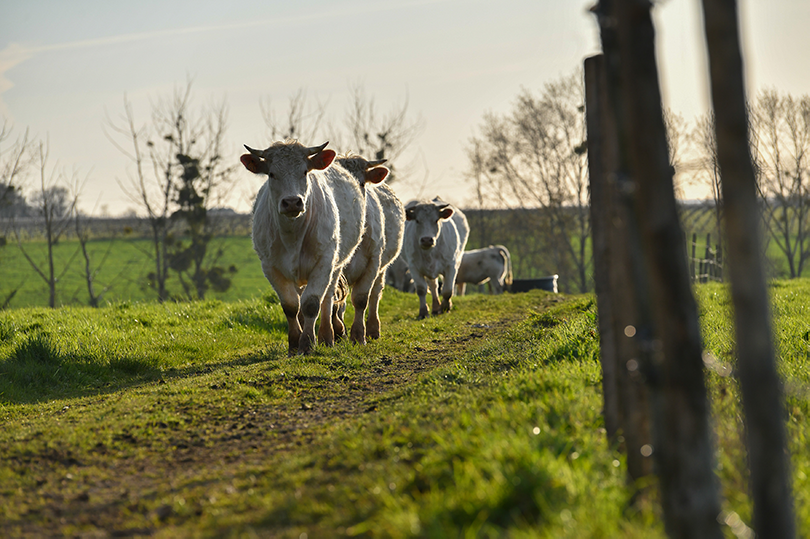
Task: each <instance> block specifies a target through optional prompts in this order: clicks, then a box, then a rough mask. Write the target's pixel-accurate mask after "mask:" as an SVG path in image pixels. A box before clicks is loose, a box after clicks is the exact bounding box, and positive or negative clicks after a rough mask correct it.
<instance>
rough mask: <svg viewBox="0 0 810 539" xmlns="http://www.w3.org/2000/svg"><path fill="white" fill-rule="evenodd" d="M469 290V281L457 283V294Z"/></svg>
mask: <svg viewBox="0 0 810 539" xmlns="http://www.w3.org/2000/svg"><path fill="white" fill-rule="evenodd" d="M466 291H467V283H456V295H457V296H463V295H464V293H465V292H466Z"/></svg>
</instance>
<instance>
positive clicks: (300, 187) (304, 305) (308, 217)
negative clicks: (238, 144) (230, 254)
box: [241, 141, 365, 355]
mask: <svg viewBox="0 0 810 539" xmlns="http://www.w3.org/2000/svg"><path fill="white" fill-rule="evenodd" d="M245 148H247V149H248V151H249V152H250V153H248V154H245V155H243V156H242V157H241V161H242V164H243V165H244V166H245V168H247V169H248V170H249V171H251V172H253V173H254V174H266V175H267V177H268V179H267V181H266V182H265V184H264V185H263V186H262V187H261V189H260V190H259V194H258V195H257V196H256V202H255V204H254V206H253V248H254V249H255V250H256V253H257V254H258V255H259V260H260V261H261V264H262V271H264V275H265V277H267V280H268V281H270V284H271V285H272V286H273V288H274V289H275V291H276V293H277V294H278V297H279V299H280V300H281V306H282V308H283V309H284V314H285V315H286V317H287V323H288V325H289V330H288V337H287V338H288V343H289V353H290V355H292V354H294V353H295V352H296V351H298V353H300V354H306V353H308V352H309V351H310V350H311V349H312V346H313V345H314V343H315V321H316V319H317V317H318V313H319V311H320V312H322V313H331V312H332V304H333V301H334V294H335V291H336V288H337V285H338V279H339V278H340V270H341V268H342V267H343V265H345V264H346V263H347V262H348V261H349V259H350V258H351V256H352V254H353V253H354V251H355V249H357V246H358V244H359V243H360V239H361V235H362V231H363V228H364V225H365V211H364V209H365V208H364V197H363V192H362V191H361V190H360V186H359V185H358V184H357V181H355V179H354V178H352V177H351V176H350V175H349V174H348V173H346V171H345V170H343V169H342V168H339V167H330V165H331V164H332V161H333V160H334V159H335V155H336V154H335V152H334V151H333V150H326V149H324V148H326V143H325V144H323V145H321V146H316V147H313V148H306V147H304V146H303V145H301V144H300V143H298V142H297V141H284V142H275V143H273V145H271V146H270V147H269V148H267V149H266V150H263V151H260V150H254V149H252V148H249V147H247V146H245ZM338 209H339V211H338ZM299 319H300V320H299ZM302 323H303V327H302ZM318 340H319V342H321V343H324V344H326V345H331V344H333V343H334V329H333V327H332V320H331V317H330V316H329V314H325V315H324V316H322V317H321V326H320V329H319V330H318Z"/></svg>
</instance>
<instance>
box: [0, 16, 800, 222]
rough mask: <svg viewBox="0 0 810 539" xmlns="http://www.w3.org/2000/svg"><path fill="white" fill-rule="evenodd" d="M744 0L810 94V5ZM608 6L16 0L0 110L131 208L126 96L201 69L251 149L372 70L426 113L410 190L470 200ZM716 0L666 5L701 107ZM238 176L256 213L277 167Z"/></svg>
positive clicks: (2, 57) (231, 143)
mask: <svg viewBox="0 0 810 539" xmlns="http://www.w3.org/2000/svg"><path fill="white" fill-rule="evenodd" d="M738 2H739V5H740V13H741V26H742V36H743V49H744V60H745V65H746V69H747V83H748V91H749V94H754V93H756V92H757V91H760V90H762V89H764V88H776V89H778V90H780V91H783V92H790V93H792V94H794V95H804V94H808V93H810V65H808V63H810V60H808V56H807V51H810V32H808V31H807V28H808V27H810V2H808V1H807V0H772V1H769V2H762V1H760V0H738ZM593 3H594V1H593V0H588V1H582V0H507V1H504V2H492V1H491V0H485V1H479V0H391V1H386V0H329V1H326V0H308V1H306V0H305V1H297V2H289V1H277V0H269V1H268V0H254V1H239V0H236V1H234V2H221V1H217V2H213V1H207V0H195V1H194V2H191V1H188V0H159V1H158V0H139V1H138V2H126V3H124V2H110V1H109V0H71V1H68V2H65V1H62V0H26V1H25V2H18V1H15V0H0V115H1V116H3V117H5V118H6V119H7V120H9V121H10V122H11V123H12V124H13V126H14V132H13V134H14V135H19V134H21V133H22V132H23V131H24V130H25V129H28V130H29V132H30V133H31V134H32V135H33V136H35V137H37V138H39V139H43V140H47V141H48V144H49V147H50V159H51V161H50V162H51V163H52V164H53V166H54V167H57V168H58V169H60V170H67V171H69V172H70V173H71V174H74V173H75V174H78V175H79V176H80V177H82V178H85V179H86V183H85V184H84V189H83V191H82V199H81V203H80V204H81V207H82V209H84V210H85V211H87V212H95V213H99V212H101V211H102V209H103V210H106V211H107V212H109V213H111V214H120V213H122V212H124V211H126V210H128V209H129V208H135V205H134V204H133V203H132V201H131V200H130V199H129V198H128V197H127V196H126V194H125V192H124V191H123V190H122V189H121V187H120V185H119V181H125V180H126V178H127V175H128V174H131V172H132V170H131V168H130V162H129V160H128V159H127V157H126V156H124V155H123V154H122V153H121V152H120V151H119V150H118V149H116V148H115V146H114V145H113V144H112V143H111V142H110V140H109V139H108V138H107V136H106V135H105V131H104V125H105V123H106V122H107V119H108V118H110V119H113V120H114V121H115V120H118V119H119V118H120V117H121V114H122V113H123V110H124V109H123V103H124V96H126V99H127V100H128V101H129V102H130V103H131V104H132V107H133V111H134V113H135V117H136V121H137V122H138V123H146V122H147V121H148V119H149V113H150V108H151V106H152V104H153V103H155V102H156V101H157V100H158V99H160V98H161V97H167V96H170V95H171V93H172V92H173V91H174V90H175V89H177V88H182V87H184V86H185V84H186V82H187V81H188V80H189V79H191V80H192V81H193V83H192V84H193V86H192V87H193V103H194V104H195V105H198V106H204V105H207V104H210V103H214V102H220V101H222V100H224V101H225V102H226V103H227V105H228V120H229V121H228V132H227V138H226V152H225V153H226V155H225V158H226V159H229V160H232V161H233V162H234V163H238V159H239V156H240V155H241V154H242V153H243V147H242V145H243V144H248V145H249V146H252V147H261V148H264V147H267V146H269V144H270V142H272V141H271V140H269V132H268V129H267V127H266V125H265V123H264V119H263V116H262V112H261V106H260V103H267V102H269V103H270V104H271V106H272V108H273V109H274V110H278V111H283V110H284V108H285V106H286V104H287V103H288V100H289V98H290V97H291V96H293V95H294V94H295V93H296V92H298V91H300V90H303V91H304V92H306V96H307V99H308V101H309V102H311V103H315V102H324V103H326V106H327V118H328V119H329V120H330V121H332V122H334V123H336V124H339V123H340V122H341V120H342V119H343V117H344V115H345V111H346V109H347V107H348V105H349V103H350V95H351V88H352V86H357V85H360V86H362V88H363V89H364V91H365V93H366V95H368V96H369V97H372V98H373V99H374V101H375V104H376V107H377V110H378V112H380V113H384V112H387V111H388V110H390V109H392V108H394V107H397V106H402V105H403V104H405V103H407V106H408V114H409V117H410V118H411V119H413V120H414V121H416V120H420V121H421V122H422V124H423V129H422V131H421V132H420V134H419V135H418V136H417V138H416V139H415V140H414V141H413V142H412V144H411V146H410V147H409V149H408V151H407V152H406V153H405V154H404V155H403V157H402V158H401V163H402V164H405V165H408V171H409V178H407V181H401V182H399V183H395V184H394V186H393V187H394V188H395V190H396V191H397V193H398V194H399V196H400V198H402V199H403V200H404V201H408V200H410V199H412V198H415V197H431V198H432V197H433V196H436V195H439V196H441V197H442V198H444V199H445V200H448V201H450V202H453V203H455V204H457V205H460V206H462V207H463V206H465V205H466V203H467V202H469V201H471V200H472V193H471V191H472V189H471V184H469V183H467V182H466V181H465V171H466V170H467V169H468V161H467V156H466V153H465V148H466V147H467V145H468V141H469V139H470V138H471V137H472V136H474V135H475V134H476V130H477V128H478V127H479V126H480V125H481V123H482V120H483V117H484V115H485V114H486V113H488V112H495V113H505V112H507V111H508V110H509V109H510V107H511V105H512V104H513V102H514V100H515V98H516V97H517V95H518V93H519V92H520V91H521V90H522V89H523V88H526V89H529V90H532V91H534V92H538V93H539V92H541V91H542V89H543V85H544V84H546V83H548V82H552V81H555V80H558V79H559V78H560V77H562V76H565V75H569V74H571V73H573V72H574V71H575V70H576V69H577V68H578V67H579V66H580V65H581V64H582V61H583V60H584V58H586V57H587V56H590V55H592V54H596V53H598V52H599V50H600V47H599V39H598V28H597V25H596V20H595V18H594V17H593V15H591V14H590V13H589V12H588V8H589V7H590V6H591V5H592V4H593ZM699 6H700V4H699V2H698V1H697V0H661V1H659V2H656V5H655V8H654V10H653V13H654V20H655V24H656V38H657V44H656V47H657V53H658V58H659V73H660V79H661V86H662V95H663V99H664V104H665V106H667V107H669V108H671V109H672V110H674V111H675V112H677V113H679V114H681V115H683V116H684V117H685V118H686V119H687V120H691V119H692V118H694V117H695V116H696V115H698V114H702V113H704V112H706V111H707V110H708V108H709V98H708V95H709V94H708V86H707V82H706V76H705V73H706V70H707V68H706V60H705V52H704V49H705V47H704V42H703V37H702V31H701V16H700V10H699ZM302 142H303V143H304V144H306V145H308V146H314V145H316V144H320V143H321V142H324V141H322V140H315V141H302ZM5 146H6V148H7V146H8V141H7V142H6V144H5ZM6 148H3V147H0V151H3V150H5V149H6ZM237 174H238V178H237V181H238V186H237V188H236V189H234V191H233V194H232V197H231V199H230V200H229V205H230V206H231V207H234V208H236V209H237V210H239V211H247V210H248V209H249V199H250V194H252V193H255V192H256V191H257V190H258V187H259V186H260V184H261V181H262V179H261V178H258V177H256V176H254V175H253V174H251V173H249V172H247V171H246V170H244V169H240V170H239V171H238V172H237ZM35 190H36V185H35V184H34V182H33V181H29V185H25V186H24V193H26V194H28V195H30V194H31V193H33V191H35Z"/></svg>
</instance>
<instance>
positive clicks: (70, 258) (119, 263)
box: [0, 236, 269, 308]
mask: <svg viewBox="0 0 810 539" xmlns="http://www.w3.org/2000/svg"><path fill="white" fill-rule="evenodd" d="M110 243H112V246H111V247H110ZM212 245H215V247H216V248H217V249H218V248H220V247H221V248H222V249H223V252H224V253H223V256H222V258H221V261H220V265H224V266H225V267H226V268H227V267H228V266H230V265H231V264H233V265H235V266H236V268H237V269H238V271H237V273H236V274H235V275H233V280H232V285H231V288H230V289H229V290H228V291H227V292H224V293H217V292H213V291H209V292H208V294H207V296H206V299H218V300H221V301H236V300H243V299H250V298H253V297H255V296H258V295H261V294H262V292H263V291H265V290H267V289H268V288H269V285H268V283H267V279H265V277H264V275H263V274H262V269H261V266H260V264H259V259H258V257H257V256H256V253H255V252H254V251H253V244H252V242H251V239H250V237H248V236H230V237H224V238H219V239H216V240H214V242H213V243H212ZM25 248H26V250H27V251H28V252H29V254H30V255H31V257H32V258H33V259H34V261H35V262H36V263H37V264H38V265H39V266H40V268H42V269H43V270H45V269H46V268H47V267H48V264H47V245H46V243H45V242H44V241H32V242H28V243H26V244H25ZM213 248H214V247H212V249H213ZM78 249H79V243H78V241H76V240H63V241H61V242H59V243H58V244H57V245H56V246H55V249H54V265H55V267H56V273H57V275H58V274H59V273H61V272H62V270H63V268H65V267H67V268H68V269H67V272H66V273H65V274H64V277H62V279H61V280H60V282H59V283H58V284H57V305H60V306H61V305H87V304H88V292H87V284H86V281H85V277H84V258H83V257H82V255H81V252H80V251H78ZM108 249H109V255H107V252H108ZM88 251H89V252H90V257H91V263H92V264H93V268H94V269H95V268H96V267H98V265H100V264H102V260H103V265H101V269H100V271H99V273H98V275H97V276H96V285H95V290H96V293H97V294H98V293H99V292H101V291H102V290H103V289H104V288H105V287H109V290H107V292H105V293H104V295H103V298H102V303H103V304H105V303H117V302H121V301H152V300H155V299H156V298H157V293H156V292H155V291H153V290H151V289H150V288H149V286H148V281H147V277H146V276H147V274H148V273H149V272H151V271H154V267H153V263H152V262H151V254H150V253H151V244H150V241H149V240H148V239H138V238H136V239H128V238H118V239H114V240H109V239H99V240H93V241H90V242H89V244H88ZM105 256H106V259H105ZM0 257H1V258H0V268H2V272H3V280H2V283H0V298H4V297H5V296H6V295H7V294H9V293H10V292H11V290H13V289H15V288H19V291H18V292H17V294H16V295H15V296H14V298H13V299H12V300H11V303H10V305H9V307H10V308H20V307H36V306H41V307H44V306H47V305H48V286H47V284H46V283H45V281H43V280H42V279H41V278H40V277H39V276H38V275H37V274H36V272H35V271H34V269H33V268H32V267H31V265H30V264H29V263H28V261H27V260H26V259H25V257H24V256H23V254H22V253H21V252H20V250H19V248H18V247H17V245H16V244H13V243H10V244H8V245H6V246H5V247H2V250H1V251H0ZM168 287H169V290H170V292H171V293H172V294H174V295H176V296H182V293H183V290H182V287H181V286H180V283H179V281H178V278H177V276H176V275H174V274H173V273H172V275H171V276H170V278H169V281H168Z"/></svg>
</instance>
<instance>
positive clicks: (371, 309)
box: [366, 273, 385, 339]
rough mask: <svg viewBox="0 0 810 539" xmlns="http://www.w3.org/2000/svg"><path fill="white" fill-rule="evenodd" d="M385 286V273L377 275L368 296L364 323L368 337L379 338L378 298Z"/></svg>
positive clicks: (379, 298) (380, 296) (380, 297)
mask: <svg viewBox="0 0 810 539" xmlns="http://www.w3.org/2000/svg"><path fill="white" fill-rule="evenodd" d="M384 288H385V273H380V274H379V275H377V279H376V280H375V281H374V286H372V287H371V295H370V296H369V298H368V323H367V324H366V336H367V337H368V338H369V339H379V338H380V300H381V299H382V293H383V289H384Z"/></svg>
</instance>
